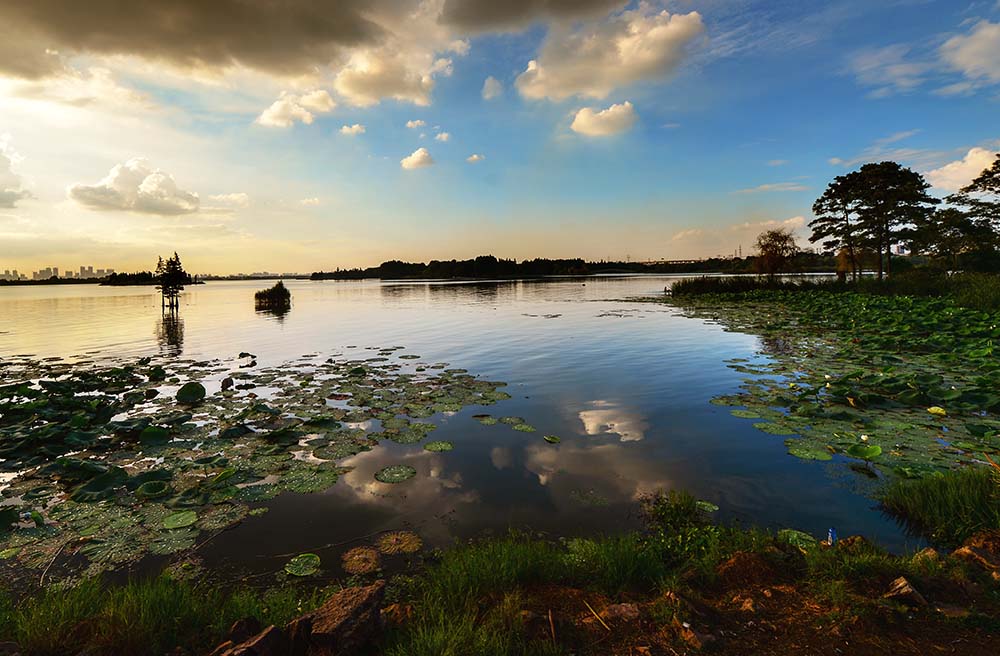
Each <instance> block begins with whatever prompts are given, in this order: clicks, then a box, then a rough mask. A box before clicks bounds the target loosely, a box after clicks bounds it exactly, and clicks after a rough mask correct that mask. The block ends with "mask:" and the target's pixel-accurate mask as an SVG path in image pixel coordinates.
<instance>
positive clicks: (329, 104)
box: [256, 89, 337, 128]
mask: <svg viewBox="0 0 1000 656" xmlns="http://www.w3.org/2000/svg"><path fill="white" fill-rule="evenodd" d="M336 106H337V103H336V102H334V100H333V98H331V97H330V94H329V93H327V92H326V91H325V90H324V89H316V90H314V91H310V92H308V93H305V94H302V95H298V94H294V93H287V92H284V91H283V92H282V93H281V97H279V98H278V99H277V100H275V101H274V103H272V104H271V106H270V107H268V108H267V109H265V110H264V111H263V112H262V113H261V115H260V116H258V117H257V120H256V123H257V124H258V125H266V126H268V127H274V128H288V127H291V126H292V125H294V124H295V121H299V122H301V123H305V124H306V125H310V124H311V123H312V122H313V119H314V118H315V115H316V114H326V113H327V112H331V111H333V109H334V108H335V107H336Z"/></svg>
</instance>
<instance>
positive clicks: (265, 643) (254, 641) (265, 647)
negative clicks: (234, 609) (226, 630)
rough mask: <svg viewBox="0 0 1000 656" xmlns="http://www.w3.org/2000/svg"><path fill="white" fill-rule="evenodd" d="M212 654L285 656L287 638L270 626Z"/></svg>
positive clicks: (287, 645)
mask: <svg viewBox="0 0 1000 656" xmlns="http://www.w3.org/2000/svg"><path fill="white" fill-rule="evenodd" d="M229 642H232V641H229ZM224 644H225V643H224ZM220 648H221V645H220ZM212 653H213V654H217V655H218V656H286V655H287V654H288V653H289V642H288V636H286V635H285V632H284V631H282V630H281V629H279V628H278V627H276V626H273V625H272V626H269V627H267V628H266V629H264V630H263V631H261V632H260V633H258V634H257V635H255V636H254V637H252V638H250V639H249V640H246V641H245V642H242V643H240V644H237V645H235V646H232V647H229V648H228V649H226V650H225V651H221V652H220V651H219V649H216V650H215V651H214V652H212Z"/></svg>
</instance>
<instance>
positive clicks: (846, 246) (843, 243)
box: [809, 172, 862, 280]
mask: <svg viewBox="0 0 1000 656" xmlns="http://www.w3.org/2000/svg"><path fill="white" fill-rule="evenodd" d="M859 175H860V174H858V173H856V172H855V173H849V174H847V175H838V176H837V177H836V178H834V180H833V182H831V183H830V184H829V186H827V188H826V191H825V192H823V195H822V196H820V197H819V198H818V199H817V200H816V202H815V203H813V208H812V209H813V214H815V215H816V218H815V219H813V220H812V221H810V222H809V227H810V228H811V229H812V235H811V236H810V237H809V241H810V242H813V243H815V242H817V241H820V240H823V248H824V250H825V251H826V252H828V253H833V252H843V253H844V254H846V256H847V258H846V259H847V261H848V264H849V265H850V271H851V277H852V278H853V279H854V280H857V279H858V250H859V248H860V247H861V243H860V242H861V240H862V235H861V234H859V231H860V228H861V226H860V225H859V218H858V216H857V212H858V209H859V205H860V202H861V201H860V198H859V197H858V193H857V190H856V187H857V185H858V184H859V182H860V181H859V179H858V178H859Z"/></svg>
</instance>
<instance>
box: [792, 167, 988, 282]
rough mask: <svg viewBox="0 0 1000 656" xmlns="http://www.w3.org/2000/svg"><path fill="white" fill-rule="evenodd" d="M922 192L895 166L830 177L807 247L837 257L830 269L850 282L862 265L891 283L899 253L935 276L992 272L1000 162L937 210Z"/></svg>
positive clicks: (921, 184) (913, 175)
mask: <svg viewBox="0 0 1000 656" xmlns="http://www.w3.org/2000/svg"><path fill="white" fill-rule="evenodd" d="M929 188H930V185H929V184H928V183H927V181H926V180H924V177H923V176H922V175H920V174H919V173H917V172H915V171H912V170H911V169H908V168H905V167H903V166H901V165H899V164H897V163H896V162H878V163H869V164H865V165H864V166H862V167H861V168H860V169H858V170H857V171H852V172H850V173H847V174H844V175H840V176H837V177H836V178H835V179H834V180H833V181H832V182H831V183H830V184H829V186H827V188H826V191H825V192H824V193H823V195H822V196H821V197H820V198H819V199H817V200H816V203H815V204H814V205H813V213H814V214H815V215H816V218H815V219H814V220H813V221H812V222H810V224H809V227H810V228H812V231H813V234H812V236H811V237H810V241H813V242H817V241H818V242H821V244H822V246H823V248H824V249H825V250H826V252H828V253H835V252H836V253H838V257H839V259H840V260H841V266H840V267H838V269H839V270H840V271H841V272H843V273H845V274H846V273H851V274H852V278H854V279H855V280H856V279H857V278H858V274H859V272H860V270H861V269H862V268H863V267H864V260H866V259H867V260H869V261H871V260H872V259H874V268H875V270H876V271H877V272H878V277H879V279H881V278H883V277H888V276H889V275H891V274H892V271H893V261H894V258H893V251H894V250H896V251H897V252H898V249H899V248H900V247H902V248H905V249H906V250H908V251H909V252H910V253H912V254H916V255H921V256H924V257H926V258H927V259H928V260H929V262H930V264H931V265H933V266H937V267H939V268H947V269H951V270H966V271H1000V155H997V157H996V159H995V160H994V161H993V164H992V166H990V167H989V168H987V169H986V170H984V171H983V172H982V173H980V174H979V175H978V176H977V177H976V178H975V179H974V180H972V182H971V183H970V184H968V185H966V186H965V187H963V188H962V189H961V190H959V191H958V192H957V193H954V194H951V195H949V196H947V197H946V198H945V199H944V202H943V203H942V201H941V200H940V199H938V198H934V197H932V196H930V195H929V194H928V193H927V192H928V189H929ZM939 205H940V206H941V207H938V206H939Z"/></svg>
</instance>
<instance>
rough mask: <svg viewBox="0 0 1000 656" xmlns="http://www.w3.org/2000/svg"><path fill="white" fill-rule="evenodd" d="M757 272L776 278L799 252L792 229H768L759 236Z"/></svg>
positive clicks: (756, 245) (756, 246)
mask: <svg viewBox="0 0 1000 656" xmlns="http://www.w3.org/2000/svg"><path fill="white" fill-rule="evenodd" d="M754 246H755V248H756V249H757V262H756V265H757V272H758V273H764V274H767V277H768V278H772V279H773V278H774V276H776V275H777V274H779V273H781V272H782V271H784V270H785V267H786V266H788V262H789V261H790V260H791V259H792V258H793V257H795V254H796V253H798V252H799V247H798V246H796V245H795V237H794V236H793V235H792V233H791V231H790V230H785V229H783V228H779V229H777V230H766V231H764V232H762V233H760V235H758V236H757V242H756V244H755V245H754Z"/></svg>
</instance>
